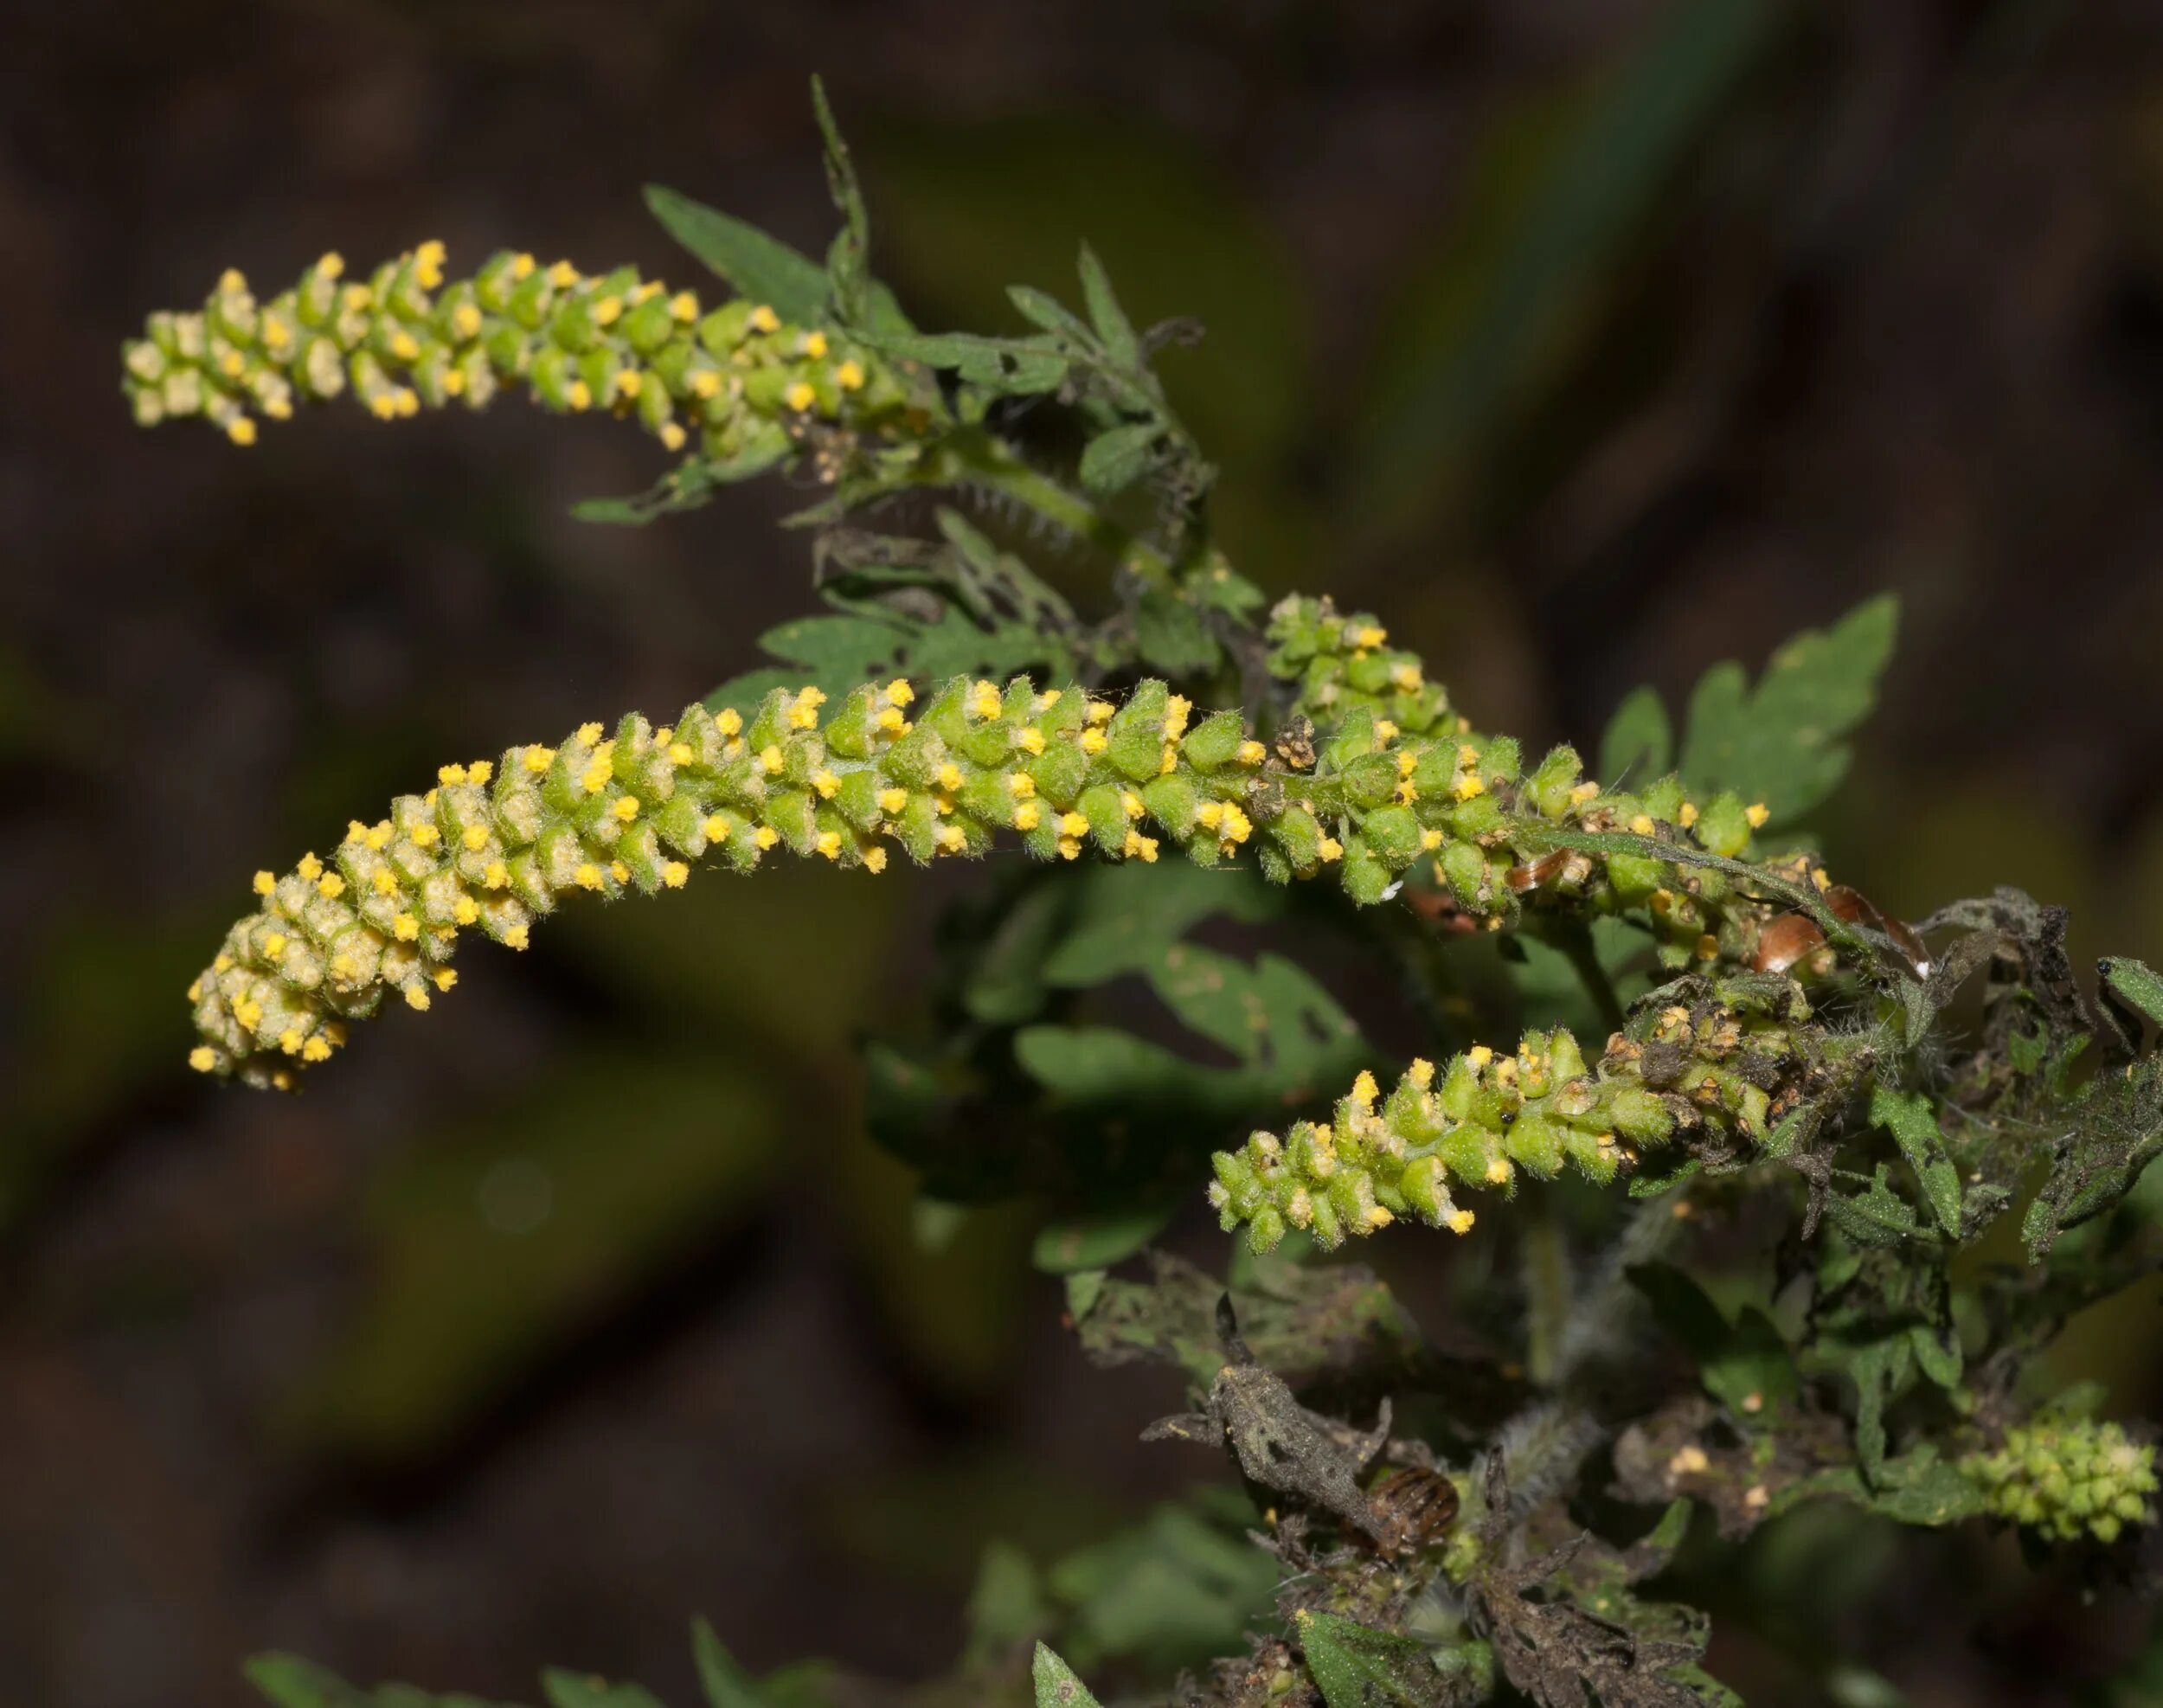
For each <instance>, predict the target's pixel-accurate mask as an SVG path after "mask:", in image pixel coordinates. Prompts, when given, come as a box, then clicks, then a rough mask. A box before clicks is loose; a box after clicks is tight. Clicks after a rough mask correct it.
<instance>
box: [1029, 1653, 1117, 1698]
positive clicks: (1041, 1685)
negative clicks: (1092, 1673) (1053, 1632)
mask: <svg viewBox="0 0 2163 1708" xmlns="http://www.w3.org/2000/svg"><path fill="white" fill-rule="evenodd" d="M1030 1677H1031V1678H1032V1679H1033V1680H1034V1682H1035V1684H1036V1686H1037V1708H1100V1705H1099V1704H1098V1702H1097V1699H1096V1698H1095V1697H1094V1696H1092V1695H1091V1694H1090V1693H1089V1687H1088V1686H1087V1685H1085V1684H1083V1683H1082V1682H1081V1679H1079V1678H1077V1677H1076V1676H1075V1671H1074V1668H1073V1667H1071V1666H1068V1665H1067V1663H1066V1662H1065V1661H1063V1660H1060V1658H1059V1657H1058V1656H1057V1655H1056V1654H1054V1653H1052V1652H1051V1650H1050V1648H1049V1647H1047V1646H1046V1645H1044V1644H1043V1643H1041V1642H1040V1643H1038V1644H1037V1658H1036V1660H1035V1661H1034V1663H1033V1664H1032V1665H1031V1666H1030Z"/></svg>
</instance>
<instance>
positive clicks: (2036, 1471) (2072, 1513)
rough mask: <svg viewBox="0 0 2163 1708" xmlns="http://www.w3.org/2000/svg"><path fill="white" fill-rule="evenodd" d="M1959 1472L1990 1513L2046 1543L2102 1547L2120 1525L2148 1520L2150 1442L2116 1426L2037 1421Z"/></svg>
mask: <svg viewBox="0 0 2163 1708" xmlns="http://www.w3.org/2000/svg"><path fill="white" fill-rule="evenodd" d="M1960 1468H1961V1471H1962V1472H1963V1473H1964V1474H1966V1475H1967V1477H1968V1479H1969V1480H1971V1481H1973V1482H1974V1484H1975V1485H1976V1486H1977V1487H1978V1488H1980V1490H1981V1491H1982V1493H1983V1498H1984V1504H1985V1506H1986V1507H1987V1508H1988V1510H1989V1511H1990V1512H1993V1514H1995V1515H1996V1516H1997V1517H1999V1518H2001V1519H2006V1521H2008V1522H2009V1523H2012V1524H2018V1525H2026V1526H2028V1527H2029V1528H2030V1529H2032V1530H2035V1531H2039V1532H2040V1533H2041V1534H2042V1535H2043V1536H2044V1537H2045V1538H2048V1539H2050V1540H2051V1541H2055V1542H2076V1541H2078V1540H2079V1539H2080V1538H2082V1537H2083V1536H2089V1537H2093V1538H2095V1539H2096V1541H2097V1542H2100V1543H2102V1544H2104V1545H2105V1546H2108V1545H2109V1544H2111V1543H2113V1542H2115V1541H2116V1540H2117V1539H2118V1538H2119V1537H2120V1536H2121V1535H2122V1534H2123V1533H2124V1531H2125V1528H2126V1526H2127V1525H2147V1524H2153V1523H2154V1522H2155V1510H2154V1507H2153V1505H2152V1504H2151V1503H2150V1501H2149V1499H2148V1497H2149V1496H2151V1495H2153V1493H2155V1489H2156V1454H2155V1447H2154V1444H2153V1442H2135V1441H2134V1440H2133V1439H2132V1438H2131V1437H2130V1436H2128V1435H2127V1433H2126V1430H2125V1427H2124V1426H2123V1425H2122V1424H2119V1423H2111V1422H2096V1421H2094V1420H2091V1419H2085V1418H2082V1419H2074V1418H2064V1417H2051V1416H2039V1417H2037V1418H2035V1419H2033V1420H2032V1421H2031V1422H2028V1423H2025V1424H2017V1425H2015V1426H2014V1427H2013V1428H2012V1429H2007V1430H2006V1441H2005V1445H2004V1446H2003V1447H2002V1448H1999V1449H1998V1450H1997V1451H1995V1452H1990V1453H1974V1454H1968V1455H1967V1457H1966V1458H1964V1459H1962V1460H1961V1461H1960Z"/></svg>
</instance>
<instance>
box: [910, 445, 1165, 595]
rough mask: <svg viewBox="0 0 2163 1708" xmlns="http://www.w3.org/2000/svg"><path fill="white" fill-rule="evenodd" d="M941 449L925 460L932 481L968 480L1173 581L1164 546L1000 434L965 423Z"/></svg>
mask: <svg viewBox="0 0 2163 1708" xmlns="http://www.w3.org/2000/svg"><path fill="white" fill-rule="evenodd" d="M940 451H941V454H940V455H936V456H934V457H931V458H928V459H926V462H925V466H924V474H923V478H925V479H926V480H927V481H928V482H929V483H930V484H933V485H942V486H943V485H973V486H981V487H983V488H985V490H987V491H993V492H997V493H998V494H999V495H1000V496H1001V497H1003V498H1008V499H1011V501H1012V502H1014V503H1015V504H1019V505H1021V507H1022V508H1023V509H1024V510H1029V511H1031V512H1032V513H1034V514H1035V515H1037V516H1040V517H1043V519H1044V520H1045V521H1047V522H1049V523H1051V524H1052V526H1054V527H1055V528H1058V529H1061V530H1064V531H1065V532H1067V533H1069V534H1071V535H1073V536H1075V538H1077V539H1081V540H1086V541H1087V542H1088V543H1089V544H1090V545H1091V546H1092V547H1094V549H1097V550H1098V551H1101V552H1102V553H1103V554H1104V555H1106V556H1107V557H1109V558H1111V559H1112V560H1113V561H1114V562H1117V563H1118V564H1120V566H1121V567H1122V568H1126V569H1130V570H1132V571H1133V573H1134V574H1135V575H1139V576H1141V577H1142V578H1143V579H1144V580H1146V581H1153V582H1156V583H1159V585H1162V584H1165V583H1168V582H1169V581H1171V560H1170V559H1169V558H1167V557H1166V556H1165V555H1164V554H1163V553H1162V552H1160V551H1159V550H1158V549H1156V548H1155V547H1154V546H1152V545H1150V544H1149V543H1147V542H1146V541H1145V540H1144V539H1142V538H1141V536H1139V535H1138V534H1136V533H1135V532H1134V531H1133V530H1132V529H1130V528H1126V527H1124V526H1122V525H1121V524H1120V523H1117V522H1114V520H1113V519H1112V518H1111V517H1108V516H1107V515H1106V514H1105V513H1104V512H1103V511H1102V510H1100V509H1098V508H1097V506H1096V505H1094V504H1091V503H1090V502H1089V501H1088V499H1087V498H1083V497H1082V496H1081V494H1080V493H1078V492H1075V491H1071V490H1070V489H1069V488H1067V487H1065V486H1062V485H1060V484H1059V483H1058V482H1057V481H1056V480H1054V479H1052V478H1051V477H1050V476H1049V475H1047V474H1043V473H1042V472H1039V471H1038V470H1037V469H1034V468H1032V467H1030V465H1029V464H1028V463H1027V462H1026V461H1024V459H1023V458H1022V456H1021V454H1020V453H1018V452H1017V451H1016V450H1015V449H1014V448H1013V447H1012V446H1011V445H1008V444H1007V443H1006V442H1005V441H1004V440H1001V439H999V438H998V437H997V436H995V435H994V434H992V433H983V432H979V431H972V430H970V429H966V428H964V429H961V430H960V431H958V432H956V433H953V434H952V435H950V436H949V437H948V439H947V442H946V444H945V445H944V446H941V447H940Z"/></svg>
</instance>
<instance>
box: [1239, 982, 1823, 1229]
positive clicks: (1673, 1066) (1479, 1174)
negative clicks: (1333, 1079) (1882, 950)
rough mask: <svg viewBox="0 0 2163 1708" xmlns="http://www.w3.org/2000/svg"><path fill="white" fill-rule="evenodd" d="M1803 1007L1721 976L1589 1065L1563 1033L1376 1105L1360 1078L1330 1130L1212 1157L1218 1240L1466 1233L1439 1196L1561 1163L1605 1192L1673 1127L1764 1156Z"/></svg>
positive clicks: (1794, 1061)
mask: <svg viewBox="0 0 2163 1708" xmlns="http://www.w3.org/2000/svg"><path fill="white" fill-rule="evenodd" d="M1809 1018H1810V1007H1809V1004H1808V1003H1807V1000H1806V999H1805V998H1804V997H1803V994H1802V992H1801V989H1800V986H1796V985H1794V983H1793V982H1792V981H1783V982H1782V983H1781V984H1779V985H1771V984H1768V983H1767V982H1766V981H1763V980H1758V981H1755V982H1749V981H1736V980H1729V981H1722V982H1718V983H1716V984H1715V985H1713V986H1711V990H1710V992H1709V993H1708V994H1707V996H1706V997H1705V998H1704V1000H1702V1001H1700V1002H1699V1003H1698V1005H1696V1006H1695V1007H1689V1006H1684V1005H1670V1006H1669V1007H1667V1008H1665V1009H1662V1010H1660V1011H1659V1012H1657V1013H1653V1014H1642V1015H1640V1016H1639V1017H1638V1018H1636V1019H1635V1020H1634V1021H1633V1023H1632V1025H1631V1027H1630V1029H1629V1031H1627V1032H1617V1033H1616V1034H1615V1035H1614V1037H1611V1038H1609V1039H1608V1046H1607V1050H1606V1051H1605V1052H1604V1054H1603V1055H1602V1056H1601V1059H1600V1060H1599V1062H1598V1063H1596V1064H1595V1065H1593V1066H1590V1067H1588V1065H1587V1063H1586V1062H1585V1058H1584V1056H1583V1053H1582V1051H1581V1050H1579V1048H1578V1045H1577V1041H1576V1038H1575V1037H1572V1036H1571V1035H1570V1034H1569V1032H1568V1031H1563V1030H1561V1029H1559V1028H1558V1029H1557V1030H1556V1031H1551V1032H1527V1033H1526V1034H1525V1035H1524V1039H1523V1041H1522V1042H1521V1043H1518V1047H1517V1051H1516V1053H1515V1054H1514V1055H1499V1054H1497V1053H1496V1052H1495V1051H1494V1050H1491V1049H1489V1048H1488V1047H1487V1046H1486V1045H1485V1044H1479V1045H1476V1046H1474V1047H1473V1049H1471V1050H1467V1051H1465V1052H1464V1053H1463V1054H1462V1055H1460V1056H1453V1057H1452V1058H1451V1059H1450V1060H1449V1062H1448V1063H1447V1064H1446V1065H1445V1066H1444V1068H1443V1069H1442V1070H1441V1072H1440V1073H1439V1074H1438V1073H1437V1072H1436V1070H1435V1064H1434V1063H1431V1062H1425V1061H1419V1062H1415V1063H1412V1065H1411V1067H1410V1069H1409V1070H1408V1071H1407V1072H1406V1073H1405V1075H1404V1076H1403V1078H1402V1079H1401V1080H1399V1081H1398V1082H1397V1084H1396V1088H1395V1089H1394V1090H1392V1091H1391V1092H1390V1095H1389V1096H1388V1097H1387V1098H1386V1099H1385V1098H1384V1097H1383V1095H1382V1091H1381V1088H1380V1087H1379V1086H1378V1085H1377V1084H1376V1082H1375V1078H1374V1076H1373V1075H1372V1074H1370V1073H1364V1072H1363V1073H1362V1074H1361V1075H1360V1076H1359V1077H1358V1078H1357V1080H1356V1081H1354V1082H1353V1084H1352V1088H1351V1095H1348V1096H1345V1097H1343V1098H1340V1099H1339V1100H1338V1104H1337V1108H1336V1114H1335V1119H1334V1120H1332V1121H1331V1122H1330V1123H1328V1124H1326V1125H1319V1124H1317V1123H1316V1122H1313V1121H1311V1120H1303V1121H1300V1122H1298V1123H1297V1124H1295V1125H1294V1126H1293V1127H1291V1128H1290V1129H1289V1130H1287V1132H1286V1133H1285V1134H1284V1135H1283V1137H1281V1138H1279V1137H1278V1136H1277V1135H1276V1134H1274V1133H1255V1134H1253V1135H1252V1136H1251V1137H1250V1138H1249V1139H1248V1141H1247V1143H1246V1144H1245V1145H1244V1146H1242V1147H1241V1148H1240V1149H1238V1150H1236V1151H1223V1152H1219V1153H1217V1154H1216V1156H1215V1157H1214V1158H1212V1159H1211V1162H1212V1165H1213V1167H1214V1168H1215V1171H1216V1179H1215V1180H1214V1181H1212V1182H1211V1183H1210V1189H1209V1195H1210V1204H1211V1205H1212V1206H1214V1207H1215V1209H1216V1211H1217V1214H1218V1217H1219V1218H1220V1220H1221V1222H1222V1223H1223V1228H1224V1230H1225V1231H1226V1232H1227V1233H1229V1232H1230V1231H1231V1230H1234V1229H1236V1228H1238V1227H1241V1226H1242V1225H1243V1226H1245V1228H1246V1229H1247V1236H1248V1242H1250V1243H1251V1244H1252V1246H1253V1247H1254V1249H1255V1250H1256V1251H1258V1252H1261V1251H1268V1249H1270V1248H1271V1247H1272V1246H1274V1245H1275V1244H1276V1242H1278V1241H1279V1240H1280V1239H1282V1238H1283V1237H1284V1236H1285V1233H1286V1230H1287V1229H1293V1228H1298V1229H1304V1230H1307V1231H1309V1232H1310V1233H1312V1234H1313V1236H1314V1239H1315V1242H1316V1243H1318V1244H1319V1245H1321V1246H1322V1247H1324V1248H1325V1249H1326V1248H1329V1247H1332V1246H1334V1245H1336V1244H1338V1242H1341V1241H1342V1240H1343V1239H1344V1238H1345V1236H1347V1235H1365V1234H1371V1233H1373V1232H1375V1231H1376V1230H1377V1229H1381V1228H1386V1227H1388V1226H1389V1225H1390V1223H1392V1222H1394V1221H1396V1219H1397V1218H1398V1217H1402V1216H1407V1215H1416V1216H1417V1217H1419V1218H1420V1219H1421V1220H1422V1221H1424V1222H1425V1223H1428V1225H1429V1226H1430V1227H1437V1228H1447V1229H1448V1230H1450V1231H1451V1232H1453V1233H1459V1234H1461V1233H1465V1232H1467V1230H1470V1228H1471V1227H1472V1224H1473V1212H1472V1211H1471V1210H1463V1209H1460V1208H1459V1207H1458V1205H1457V1204H1456V1203H1455V1202H1454V1199H1453V1198H1451V1196H1450V1190H1449V1189H1450V1185H1451V1183H1452V1182H1455V1183H1457V1184H1459V1185H1467V1186H1484V1187H1501V1188H1503V1189H1504V1190H1505V1191H1507V1190H1510V1189H1511V1188H1512V1185H1513V1183H1514V1182H1515V1180H1516V1178H1517V1176H1518V1172H1519V1171H1523V1172H1525V1173H1527V1174H1530V1175H1531V1176H1533V1177H1534V1178H1537V1179H1543V1180H1544V1179H1548V1178H1551V1177H1552V1176H1554V1175H1555V1174H1556V1173H1558V1172H1561V1170H1562V1168H1563V1165H1565V1164H1568V1165H1573V1166H1575V1167H1576V1169H1577V1171H1578V1172H1580V1173H1582V1175H1584V1177H1585V1178H1587V1179H1589V1180H1592V1181H1594V1182H1595V1183H1597V1184H1600V1185H1606V1184H1607V1183H1608V1182H1609V1181H1611V1180H1613V1179H1614V1177H1615V1175H1616V1173H1617V1172H1619V1171H1620V1170H1621V1169H1622V1168H1624V1167H1626V1166H1627V1165H1629V1164H1630V1163H1631V1162H1632V1161H1633V1159H1634V1158H1635V1156H1636V1154H1637V1153H1638V1152H1639V1151H1640V1150H1644V1149H1647V1148H1650V1147H1653V1146H1659V1145H1663V1144H1666V1143H1667V1142H1668V1141H1669V1140H1672V1139H1673V1138H1675V1137H1676V1136H1677V1135H1678V1131H1686V1132H1692V1133H1705V1134H1711V1135H1715V1136H1717V1137H1719V1138H1721V1139H1723V1140H1743V1141H1745V1142H1747V1143H1749V1144H1751V1145H1762V1143H1763V1142H1764V1141H1765V1140H1766V1138H1767V1136H1768V1133H1770V1132H1771V1130H1772V1120H1773V1118H1774V1116H1775V1113H1776V1112H1777V1111H1778V1110H1779V1109H1780V1108H1782V1107H1783V1102H1782V1101H1781V1100H1782V1099H1783V1098H1788V1097H1792V1096H1793V1095H1796V1094H1795V1091H1794V1088H1795V1087H1796V1086H1797V1085H1798V1084H1799V1083H1800V1079H1801V1076H1802V1075H1803V1073H1804V1070H1805V1056H1804V1052H1803V1050H1802V1048H1801V1046H1800V1044H1799V1043H1798V1041H1797V1038H1798V1029H1799V1028H1800V1027H1802V1026H1803V1025H1804V1024H1806V1023H1807V1021H1808V1020H1809Z"/></svg>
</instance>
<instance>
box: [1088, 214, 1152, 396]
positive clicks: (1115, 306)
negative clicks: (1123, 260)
mask: <svg viewBox="0 0 2163 1708" xmlns="http://www.w3.org/2000/svg"><path fill="white" fill-rule="evenodd" d="M1081 299H1082V301H1083V302H1084V303H1085V304H1087V305H1088V311H1089V319H1090V321H1091V323H1092V324H1094V326H1095V327H1096V331H1097V336H1098V337H1101V339H1103V341H1104V349H1105V351H1106V353H1107V355H1109V356H1111V358H1112V360H1113V361H1114V362H1116V363H1118V364H1119V365H1120V367H1122V368H1130V369H1131V368H1139V367H1140V366H1141V339H1140V338H1139V337H1137V336H1136V335H1135V332H1134V327H1133V322H1132V321H1130V320H1128V319H1127V318H1126V310H1125V309H1123V308H1121V307H1120V305H1119V298H1118V296H1117V295H1116V294H1114V292H1113V290H1112V280H1111V276H1110V275H1109V274H1108V273H1106V272H1105V271H1104V263H1103V262H1102V261H1101V260H1097V258H1096V251H1095V250H1094V249H1092V248H1090V247H1089V246H1088V244H1086V243H1084V244H1083V245H1082V246H1081Z"/></svg>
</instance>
